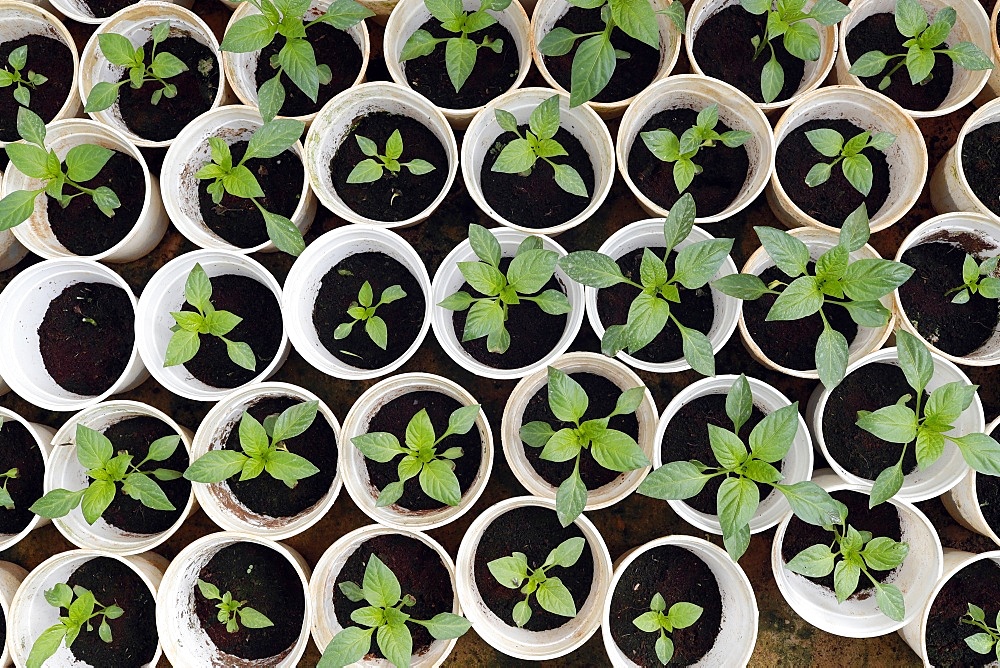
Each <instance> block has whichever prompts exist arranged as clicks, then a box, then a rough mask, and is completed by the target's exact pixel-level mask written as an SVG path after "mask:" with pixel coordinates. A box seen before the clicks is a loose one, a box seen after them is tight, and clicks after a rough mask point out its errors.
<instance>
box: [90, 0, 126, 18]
mask: <svg viewBox="0 0 1000 668" xmlns="http://www.w3.org/2000/svg"><path fill="white" fill-rule="evenodd" d="M84 2H86V3H87V6H88V7H90V11H92V12H94V16H95V17H96V18H104V17H107V16H111V15H112V14H114V13H115V12H117V11H120V10H122V9H125V8H126V7H128V6H129V5H133V4H135V2H133V1H130V0H84Z"/></svg>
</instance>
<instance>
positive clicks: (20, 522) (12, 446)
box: [0, 408, 53, 665]
mask: <svg viewBox="0 0 1000 668" xmlns="http://www.w3.org/2000/svg"><path fill="white" fill-rule="evenodd" d="M52 434H53V431H52V430H51V429H49V428H48V427H46V426H44V425H40V424H36V423H34V422H28V421H27V420H25V419H24V418H22V417H21V416H20V415H18V414H17V413H15V412H14V411H11V410H8V409H6V408H0V459H2V461H0V469H3V471H4V477H3V482H2V483H0V486H2V488H3V491H5V492H6V495H7V496H6V497H5V498H4V499H3V500H4V501H5V502H6V503H7V505H4V507H3V508H4V509H3V510H2V511H0V549H3V550H9V549H10V548H12V547H14V546H15V545H17V544H18V543H19V542H20V541H21V539H22V538H24V537H25V536H27V535H28V534H29V533H31V531H32V530H34V529H35V528H36V527H39V526H44V525H45V524H48V520H47V519H46V518H44V517H41V516H39V515H36V514H35V513H33V512H31V510H29V508H31V505H32V504H33V503H34V502H35V501H37V500H38V499H40V498H41V497H42V495H43V494H44V493H45V468H46V466H47V464H48V461H49V452H50V451H51V449H52ZM12 469H14V470H15V473H14V474H13V475H11V470H12ZM0 585H2V581H0ZM11 596H13V592H11ZM9 598H10V597H8V598H7V602H8V603H9V602H10V601H9ZM0 602H3V597H2V595H0ZM4 612H5V613H6V610H5V611H4ZM3 663H4V662H2V661H0V665H3Z"/></svg>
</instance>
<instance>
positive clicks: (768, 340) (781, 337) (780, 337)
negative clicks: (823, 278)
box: [743, 262, 858, 371]
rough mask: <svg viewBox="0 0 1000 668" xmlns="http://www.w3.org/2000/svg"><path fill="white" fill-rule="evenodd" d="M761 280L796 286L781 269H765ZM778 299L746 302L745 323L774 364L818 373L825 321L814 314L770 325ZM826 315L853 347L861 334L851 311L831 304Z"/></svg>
mask: <svg viewBox="0 0 1000 668" xmlns="http://www.w3.org/2000/svg"><path fill="white" fill-rule="evenodd" d="M809 273H810V275H813V274H814V273H815V264H814V263H813V262H809ZM760 278H761V280H763V281H764V283H765V284H768V285H769V284H770V283H771V281H782V282H783V283H791V282H792V279H790V278H788V277H787V276H786V275H785V274H783V273H782V272H781V270H780V269H778V268H777V267H769V268H767V269H765V270H764V271H763V272H761V274H760ZM777 298H778V297H777V295H764V296H762V297H761V298H760V299H757V300H754V301H745V302H743V320H744V322H745V323H746V326H747V330H748V331H749V332H750V336H752V337H753V340H754V343H756V344H757V345H758V346H759V347H760V349H761V350H762V351H763V352H764V354H765V355H766V356H767V357H768V358H769V359H770V360H771V361H773V362H775V363H777V364H780V365H781V366H784V367H788V368H789V369H799V370H802V371H807V370H809V369H815V368H816V341H817V340H818V339H819V335H820V334H822V333H823V319H822V318H821V317H820V315H819V313H814V314H812V315H811V316H808V317H806V318H800V319H798V320H787V321H782V320H773V321H771V322H768V321H767V312H768V311H770V310H771V306H772V305H774V302H775V300H776V299H777ZM823 313H824V314H825V315H826V318H827V320H829V321H830V326H831V327H833V328H834V329H835V330H837V331H838V332H840V333H841V334H843V335H844V338H846V339H847V343H848V344H850V343H851V341H853V340H854V337H855V336H857V334H858V326H857V324H855V322H854V321H853V320H851V314H850V313H848V312H847V309H845V308H843V307H841V306H834V305H832V304H830V305H827V306H825V307H824V308H823Z"/></svg>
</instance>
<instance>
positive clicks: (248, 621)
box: [198, 578, 274, 633]
mask: <svg viewBox="0 0 1000 668" xmlns="http://www.w3.org/2000/svg"><path fill="white" fill-rule="evenodd" d="M198 591H200V592H201V595H202V596H204V597H205V598H207V599H208V600H209V601H218V603H216V604H215V607H216V608H218V609H219V614H218V617H217V618H216V619H218V620H219V623H221V624H225V625H226V631H227V632H229V633H236V632H237V631H239V630H240V624H243V626H245V627H247V628H248V629H265V628H267V627H269V626H274V622H272V621H271V620H270V619H268V617H267V616H266V615H264V614H263V613H262V612H260V611H259V610H257V609H255V608H251V607H250V606H249V605H247V604H246V603H247V602H246V601H238V600H236V599H235V598H233V595H232V593H230V592H228V591H227V592H226V593H225V594H222V593H220V592H219V588H218V587H216V586H215V585H214V584H212V583H211V582H205V581H204V580H202V579H201V578H198ZM237 617H238V618H239V621H237Z"/></svg>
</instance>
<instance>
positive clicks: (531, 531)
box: [473, 506, 594, 631]
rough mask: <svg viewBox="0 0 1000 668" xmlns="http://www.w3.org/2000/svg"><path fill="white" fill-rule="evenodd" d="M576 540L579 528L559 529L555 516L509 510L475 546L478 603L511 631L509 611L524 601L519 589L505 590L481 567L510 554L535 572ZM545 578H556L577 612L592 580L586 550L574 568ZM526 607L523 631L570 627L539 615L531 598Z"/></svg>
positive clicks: (589, 554) (559, 569) (555, 617)
mask: <svg viewBox="0 0 1000 668" xmlns="http://www.w3.org/2000/svg"><path fill="white" fill-rule="evenodd" d="M577 537H579V538H583V537H584V535H583V532H582V531H581V530H580V527H578V526H577V525H576V524H570V525H569V526H568V527H565V528H564V527H563V526H561V525H560V524H559V518H558V517H557V516H556V511H554V510H549V509H548V508H541V507H539V506H525V507H521V508H515V509H513V510H509V511H507V512H506V513H504V514H503V515H501V516H500V517H498V518H496V519H495V520H493V522H492V523H491V524H490V525H489V526H488V527H486V530H485V531H484V532H483V536H482V538H480V540H479V545H478V546H477V548H476V559H475V563H474V564H473V569H474V573H473V574H474V577H475V578H476V587H477V588H478V589H479V595H480V596H481V597H482V599H483V603H485V604H486V606H487V607H489V609H490V610H492V611H493V614H495V615H496V616H497V617H499V618H500V619H501V620H502V621H503V622H504V623H505V624H507V625H508V626H512V627H513V626H515V624H514V606H515V605H517V604H518V603H519V602H520V601H523V600H524V596H525V595H524V594H522V593H521V591H520V590H519V589H508V588H507V587H504V586H503V585H502V584H500V583H499V582H497V580H496V578H494V577H493V574H492V573H490V569H489V567H488V566H487V564H488V563H489V562H491V561H493V560H494V559H499V558H501V557H509V556H510V555H511V554H512V553H514V552H523V553H524V554H525V555H526V556H527V557H528V568H529V569H534V568H539V567H540V566H541V565H542V564H543V563H544V562H545V558H546V557H548V556H549V552H551V551H552V550H554V549H555V548H557V547H558V546H559V544H560V543H562V542H563V541H564V540H568V539H570V538H577ZM547 575H548V577H557V578H559V579H560V580H561V581H562V583H563V584H564V585H566V588H567V589H569V591H570V593H571V594H572V595H573V602H574V603H576V609H577V611H579V610H580V609H581V608H582V607H583V604H584V603H586V601H587V598H588V597H589V596H590V590H591V587H592V586H593V580H594V555H593V552H592V551H591V548H590V546H589V544H588V545H587V546H586V547H584V549H583V553H582V554H581V555H580V559H579V560H577V562H576V563H575V564H573V565H572V566H570V567H569V568H562V567H557V568H553V569H551V570H549V572H548V573H547ZM529 604H530V605H531V619H529V620H528V623H527V624H525V625H524V628H525V629H527V630H528V631H551V630H552V629H557V628H559V627H560V626H563V625H564V624H568V623H569V622H570V621H571V620H570V618H569V617H562V616H560V615H554V614H552V613H551V612H548V611H547V610H543V609H542V606H540V605H538V599H537V598H536V597H535V596H532V597H531V600H530V602H529Z"/></svg>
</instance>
